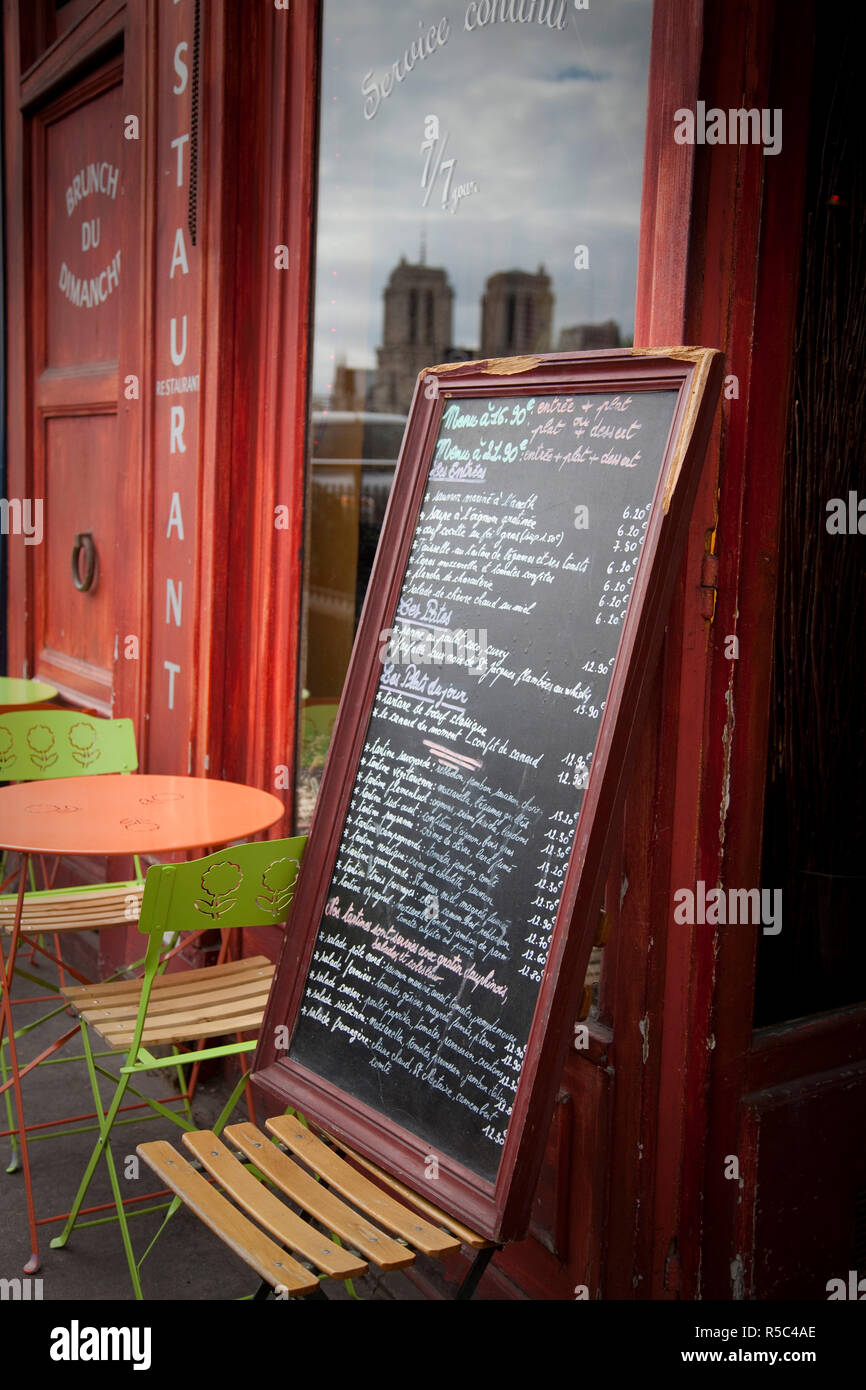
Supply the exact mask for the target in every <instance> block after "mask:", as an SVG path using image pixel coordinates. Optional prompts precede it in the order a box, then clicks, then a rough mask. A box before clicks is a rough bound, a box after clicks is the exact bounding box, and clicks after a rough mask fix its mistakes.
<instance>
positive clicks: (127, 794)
mask: <svg viewBox="0 0 866 1390" xmlns="http://www.w3.org/2000/svg"><path fill="white" fill-rule="evenodd" d="M284 813H285V806H284V805H283V803H282V802H281V801H280V800H279V799H278V798H277V797H275V796H272V795H271V793H270V792H264V791H260V790H258V789H257V788H255V787H246V786H243V785H242V784H241V783H238V782H221V781H218V780H217V779H215V778H214V779H211V778H206V777H172V776H163V775H159V774H149V773H142V774H138V773H134V774H133V775H131V776H122V775H120V774H118V775H116V776H115V775H112V776H105V777H99V776H97V777H59V778H57V779H56V780H52V781H50V782H42V783H39V784H38V785H35V784H34V783H32V782H19V783H16V784H15V785H14V786H9V787H0V848H2V849H7V850H16V851H18V852H19V853H20V854H21V855H22V862H21V870H20V876H19V888H18V901H17V905H16V912H15V920H14V925H13V928H12V933H11V943H10V947H9V953H8V957H4V951H3V941H2V934H0V989H2V999H0V1041H2V1039H3V1036H4V1033H6V1034H7V1035H8V1040H9V1056H10V1062H11V1072H12V1078H11V1081H10V1082H9V1083H8V1084H9V1085H11V1086H12V1089H13V1093H14V1096H15V1108H16V1112H17V1116H18V1125H19V1142H20V1144H21V1159H22V1167H23V1170H24V1184H25V1188H26V1192H27V1212H28V1218H29V1224H30V1239H31V1245H32V1254H31V1258H30V1260H29V1261H28V1264H27V1266H26V1269H27V1270H28V1271H29V1272H31V1273H32V1272H34V1271H35V1270H36V1269H38V1267H39V1255H38V1245H37V1237H36V1227H37V1224H41V1223H37V1220H36V1213H35V1209H34V1205H33V1190H32V1185H31V1180H30V1162H29V1157H28V1153H27V1130H26V1126H25V1123H24V1109H23V1104H22V1099H21V1075H22V1074H23V1073H22V1072H21V1071H20V1070H19V1066H18V1056H17V1050H16V1047H15V1030H14V1028H13V1026H12V1005H11V998H10V987H11V982H12V976H13V971H14V967H15V957H16V954H17V951H18V944H19V938H20V933H21V917H22V913H23V907H24V889H25V884H26V875H27V868H28V864H29V858H30V855H31V854H60V855H91V854H96V855H100V856H102V855H132V854H142V855H143V854H166V853H169V852H171V851H175V850H186V849H201V848H207V849H213V848H216V846H218V845H222V844H226V843H228V842H229V841H231V840H241V839H246V838H247V837H248V836H250V835H254V834H256V833H257V832H258V831H260V830H265V829H267V828H268V827H269V826H271V825H274V824H275V823H276V822H277V821H278V820H280V819H281V817H282V816H283V815H284ZM33 1065H34V1063H29V1064H28V1066H27V1068H25V1070H30V1069H31V1068H32V1066H33ZM3 1089H4V1090H5V1089H6V1087H5V1086H4V1087H3Z"/></svg>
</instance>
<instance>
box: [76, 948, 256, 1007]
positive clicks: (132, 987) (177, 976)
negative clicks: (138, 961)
mask: <svg viewBox="0 0 866 1390" xmlns="http://www.w3.org/2000/svg"><path fill="white" fill-rule="evenodd" d="M273 971H274V965H273V961H269V960H268V959H267V957H266V956H250V957H248V958H247V959H245V960H237V961H227V962H226V963H225V964H223V965H207V966H203V967H202V968H201V969H199V970H178V971H176V972H174V973H172V974H166V975H160V976H159V977H158V978H157V979H156V980H155V981H154V986H153V993H154V994H156V993H159V994H160V995H162V994H165V995H169V994H171V992H172V991H175V992H176V993H177V994H183V995H189V994H194V993H195V992H196V991H197V990H208V989H210V988H211V986H212V985H213V984H214V982H215V981H216V980H219V979H221V978H222V977H224V976H226V975H228V976H231V977H232V978H233V979H242V978H243V977H244V976H245V975H249V976H250V977H251V978H267V979H270V978H271V976H272V975H273ZM262 972H265V973H264V974H262ZM64 994H65V995H66V998H67V999H68V1000H69V1001H70V1003H73V1004H76V1005H77V1004H78V1003H79V1001H80V1000H82V999H85V998H86V1000H87V1002H88V1005H97V1004H99V1003H100V1002H101V1001H103V1000H104V1001H105V1003H106V1004H112V1003H118V1002H127V1001H130V1000H133V1001H134V1003H135V1007H136V1008H138V1000H139V996H140V994H141V981H140V980H113V981H111V982H110V983H108V984H102V983H99V982H97V983H95V984H92V985H68V986H67V987H66V988H65V989H64ZM151 998H153V995H151Z"/></svg>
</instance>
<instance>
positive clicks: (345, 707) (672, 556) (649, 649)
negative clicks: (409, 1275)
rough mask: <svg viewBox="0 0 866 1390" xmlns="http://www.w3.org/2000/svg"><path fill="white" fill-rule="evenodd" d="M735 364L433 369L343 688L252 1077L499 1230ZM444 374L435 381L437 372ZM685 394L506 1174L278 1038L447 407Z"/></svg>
mask: <svg viewBox="0 0 866 1390" xmlns="http://www.w3.org/2000/svg"><path fill="white" fill-rule="evenodd" d="M723 375H724V366H723V358H722V354H721V353H720V352H717V351H715V350H713V349H709V348H658V349H630V348H627V349H616V350H613V351H609V352H597V353H551V354H545V355H542V356H537V357H521V358H502V359H491V360H488V361H481V362H465V363H459V364H447V365H445V366H440V367H430V368H428V369H427V370H426V371H425V372H422V373H421V375H420V376H419V379H418V383H417V384H416V388H415V394H414V397H413V400H412V406H411V410H410V414H409V420H408V424H407V427H406V434H405V437H404V439H403V446H402V449H401V453H400V461H399V464H398V467H397V470H396V475H395V478H394V484H393V488H392V493H391V498H390V501H389V504H388V510H387V513H386V516H385V521H384V525H383V529H382V535H381V538H380V542H379V547H378V550H377V554H376V561H375V565H374V568H373V572H372V575H371V579H370V584H369V587H368V590H367V598H366V602H365V605H364V610H363V613H362V615H361V621H360V624H359V628H358V633H357V637H356V640H355V645H354V649H353V652H352V659H351V663H350V666H349V672H348V675H347V678H346V684H345V687H344V690H343V696H342V700H341V702H340V709H339V714H338V716H337V722H336V725H335V728H334V733H333V738H332V742H331V747H330V752H329V755H328V760H327V763H326V766H325V770H324V774H323V778H322V783H321V790H320V793H319V798H318V801H317V804H316V810H315V814H314V817H313V822H312V825H311V828H310V835H309V840H308V844H307V849H306V854H305V857H304V863H303V866H302V870H301V874H300V876H299V880H298V888H297V893H296V897H295V901H294V904H293V908H292V918H291V929H290V931H289V932H288V933H287V935H286V938H285V941H284V945H283V950H282V954H281V957H280V961H279V965H278V967H277V972H276V976H275V979H274V986H273V988H272V990H271V995H270V1000H269V1004H268V1010H267V1014H266V1017H265V1022H264V1026H263V1028H262V1031H261V1034H260V1040H259V1045H258V1049H257V1052H256V1055H255V1059H254V1062H253V1081H254V1084H255V1085H256V1087H257V1088H258V1090H259V1091H260V1092H261V1093H262V1095H263V1097H264V1098H265V1100H266V1101H267V1102H268V1103H269V1104H272V1105H275V1106H279V1107H280V1108H285V1107H286V1106H292V1107H294V1108H296V1109H298V1110H300V1111H301V1112H302V1113H303V1114H304V1115H305V1116H306V1117H307V1119H308V1120H310V1121H311V1122H312V1123H314V1124H316V1125H319V1126H320V1127H321V1128H322V1129H323V1130H325V1131H327V1132H328V1133H330V1134H332V1135H334V1136H335V1137H336V1138H337V1139H338V1140H340V1141H342V1142H344V1143H345V1144H347V1145H349V1146H350V1147H351V1148H353V1149H355V1150H357V1151H358V1152H359V1153H360V1154H363V1155H365V1156H366V1157H367V1158H369V1159H372V1160H373V1161H374V1162H376V1163H378V1164H379V1165H380V1166H381V1167H382V1168H384V1169H385V1170H386V1171H387V1172H389V1173H391V1174H393V1176H395V1177H396V1178H398V1179H400V1180H401V1181H402V1182H404V1183H406V1184H407V1186H409V1187H411V1188H413V1189H414V1190H415V1191H418V1192H419V1193H420V1194H421V1195H422V1196H424V1197H425V1198H426V1199H427V1200H428V1201H433V1202H434V1203H435V1205H436V1206H438V1207H439V1208H441V1209H442V1210H444V1211H446V1212H448V1213H449V1214H450V1215H453V1216H454V1217H456V1218H458V1219H460V1220H462V1221H464V1222H465V1223H466V1224H467V1225H469V1226H471V1227H472V1228H474V1229H475V1230H476V1231H479V1232H481V1233H482V1234H483V1235H485V1236H487V1237H488V1238H490V1239H492V1240H497V1241H505V1240H513V1239H517V1238H519V1237H521V1236H522V1235H523V1234H524V1233H525V1231H526V1228H527V1226H528V1222H529V1216H530V1209H531V1203H532V1198H533V1194H534V1191H535V1186H536V1183H537V1180H538V1174H539V1170H540V1167H541V1163H542V1159H543V1156H544V1149H545V1144H546V1140H547V1131H548V1127H549V1124H550V1119H551V1115H552V1112H553V1106H554V1102H555V1097H556V1090H557V1086H558V1084H559V1078H560V1074H561V1071H562V1067H563V1064H564V1061H565V1058H566V1055H567V1052H568V1048H569V1046H570V1045H571V1043H572V1038H573V1024H574V1018H575V1013H576V1010H577V1008H578V1006H579V1003H580V1001H581V998H582V986H583V982H584V978H585V975H586V969H587V965H588V962H589V954H590V951H591V949H592V945H593V940H594V937H595V932H596V928H597V924H598V908H599V902H600V901H601V899H602V896H603V892H604V880H605V872H606V860H607V854H608V840H609V828H610V827H611V826H612V825H614V824H615V823H616V819H617V816H618V814H619V811H620V809H621V807H622V803H623V800H624V797H625V792H626V784H627V772H628V768H629V767H630V765H631V762H632V754H633V751H634V747H635V743H636V738H637V734H638V732H639V727H640V722H641V718H642V714H643V711H644V707H645V700H644V696H646V695H647V694H648V691H649V678H650V677H651V676H652V672H653V669H654V663H655V657H656V655H657V653H658V650H659V647H660V643H661V639H662V635H663V630H664V626H665V622H666V615H667V610H668V606H669V602H670V598H671V594H672V590H673V585H674V581H675V578H676V574H677V570H678V566H679V561H680V557H681V553H682V546H683V544H684V541H685V537H686V532H687V529H688V523H689V516H690V512H691V508H692V505H693V502H694V497H695V492H696V489H697V484H698V479H699V476H700V471H701V467H702V464H703V459H704V455H705V452H706V447H707V442H708V439H709V434H710V428H711V424H712V419H713V415H714V413H715V408H716V404H717V401H718V397H719V393H720V390H721V385H722V380H723ZM431 380H435V381H436V382H437V389H436V391H432V390H430V389H429V386H428V385H427V383H429V382H430V381H431ZM658 390H671V391H676V392H677V395H678V399H677V404H676V408H675V411H674V418H673V422H672V425H671V430H670V434H669V437H668V441H667V445H666V448H665V453H664V457H663V459H662V460H661V463H660V467H659V473H658V482H657V485H656V489H655V494H654V498H653V506H652V509H651V512H650V519H649V524H648V527H647V533H646V536H645V538H644V544H643V550H642V553H641V558H640V561H639V564H638V567H637V570H636V573H635V581H634V585H633V591H632V595H631V598H630V601H629V606H628V610H627V614H626V618H625V622H624V624H623V631H622V636H621V639H620V645H619V649H618V653H617V660H616V665H615V667H614V674H613V678H612V681H611V685H610V689H609V692H608V698H607V703H606V706H605V710H604V714H603V716H602V720H601V724H600V728H599V732H598V740H597V743H596V747H595V753H594V756H593V759H592V768H591V772H590V776H589V781H588V785H587V788H586V791H585V794H584V800H583V803H582V807H581V812H580V817H579V820H578V825H577V830H576V833H575V839H574V843H573V845H572V850H571V856H570V858H569V862H568V869H567V871H566V875H565V878H564V880H563V887H562V893H561V896H560V901H559V908H558V912H557V916H556V924H555V927H554V931H553V936H552V939H551V944H550V952H549V955H548V960H547V965H546V968H545V971H544V975H543V978H542V981H541V984H540V986H539V991H538V999H537V1003H536V1007H535V1012H534V1015H533V1021H532V1026H531V1029H530V1034H529V1040H528V1045H527V1049H526V1054H525V1057H524V1061H523V1067H522V1070H521V1073H520V1079H519V1082H518V1086H517V1091H516V1095H515V1098H514V1105H513V1109H512V1113H511V1117H510V1120H509V1124H508V1130H507V1134H506V1138H505V1143H504V1146H503V1150H502V1158H501V1161H500V1164H499V1169H498V1172H497V1176H496V1181H495V1183H493V1182H489V1181H486V1180H484V1179H483V1178H481V1177H479V1176H478V1175H477V1174H476V1173H474V1172H472V1171H471V1170H470V1169H468V1168H466V1167H464V1166H463V1165H461V1164H459V1163H457V1162H456V1161H454V1160H452V1159H449V1158H448V1157H447V1156H446V1155H443V1154H441V1153H437V1152H436V1151H435V1149H434V1150H433V1152H434V1153H436V1157H437V1159H438V1177H437V1180H436V1182H430V1181H425V1179H424V1172H425V1161H426V1160H427V1158H428V1155H429V1154H430V1152H431V1144H430V1143H429V1142H428V1141H425V1140H422V1139H420V1138H419V1137H418V1136H417V1135H413V1134H412V1133H410V1132H408V1131H407V1130H405V1129H402V1128H401V1127H400V1126H398V1125H396V1124H395V1123H394V1122H393V1121H391V1120H390V1119H389V1118H388V1117H387V1116H386V1115H384V1114H381V1113H379V1112H377V1111H375V1110H373V1109H372V1108H371V1107H370V1106H368V1105H366V1104H364V1103H363V1102H361V1101H359V1100H357V1099H355V1097H353V1096H352V1095H350V1094H348V1093H347V1092H345V1091H343V1090H342V1089H340V1088H339V1087H337V1086H335V1085H333V1084H332V1083H331V1082H329V1081H328V1079H327V1077H325V1076H320V1075H317V1074H316V1073H314V1072H312V1071H311V1070H309V1069H308V1068H307V1067H304V1066H301V1065H300V1064H299V1063H297V1062H294V1061H293V1060H291V1059H290V1058H289V1056H288V1054H287V1053H286V1051H285V1050H283V1048H281V1047H278V1045H277V1043H278V1039H279V1040H280V1041H283V1040H284V1032H283V1037H282V1038H281V1030H284V1028H285V1026H288V1031H289V1035H291V1033H292V1031H293V1028H294V1023H295V1020H296V1018H297V1014H298V1010H299V1008H300V1004H301V998H302V995H303V992H304V987H305V984H306V977H307V971H308V968H309V962H310V958H311V956H312V952H313V947H314V944H315V939H316V935H317V933H318V928H319V923H320V921H321V919H322V913H323V909H324V905H325V900H326V895H327V890H328V887H329V884H330V882H331V877H332V874H333V869H334V864H335V861H336V858H337V853H338V849H339V844H340V840H341V837H342V833H343V826H344V822H345V818H346V814H347V811H348V805H349V800H350V797H351V793H352V788H353V784H354V781H355V776H356V772H357V768H358V763H359V761H360V758H361V754H362V751H363V747H364V743H365V740H366V735H367V726H368V723H369V719H370V714H371V711H372V706H373V701H374V698H375V694H376V689H377V685H378V681H379V677H380V674H381V670H382V667H381V662H380V659H379V650H380V634H381V633H382V632H383V631H384V630H385V629H387V628H390V627H392V626H393V618H394V613H395V610H396V606H397V601H398V598H399V594H400V589H401V587H402V583H403V577H404V573H405V570H406V566H407V563H408V559H409V551H410V548H411V545H412V541H413V538H414V533H415V527H416V524H417V519H418V515H419V512H420V509H421V504H422V501H423V497H424V493H425V489H426V487H427V474H428V468H429V465H430V461H431V458H432V454H433V450H434V447H435V440H436V437H437V434H438V431H439V424H440V420H441V416H442V412H443V409H444V407H445V405H446V404H447V403H448V402H449V401H452V400H459V399H460V398H463V397H472V396H475V397H477V396H485V397H489V398H490V399H494V398H496V397H497V396H519V395H533V396H535V397H536V398H537V397H538V396H539V395H562V394H567V393H581V392H586V393H589V392H599V391H611V392H613V393H617V394H622V393H623V392H628V393H630V394H636V393H638V392H644V391H658Z"/></svg>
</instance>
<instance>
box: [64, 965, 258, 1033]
mask: <svg viewBox="0 0 866 1390" xmlns="http://www.w3.org/2000/svg"><path fill="white" fill-rule="evenodd" d="M273 972H274V967H273V964H272V963H271V962H270V961H268V960H266V959H265V957H264V956H260V957H254V958H253V959H252V960H247V961H231V962H228V963H227V964H225V965H222V966H207V967H205V968H204V969H202V970H193V971H186V972H178V974H176V975H163V976H161V977H160V978H159V979H158V980H156V981H155V982H154V985H153V990H152V993H151V997H150V1003H149V1005H148V1012H147V1022H146V1023H145V1026H144V1033H143V1035H142V1042H143V1044H144V1045H145V1046H156V1045H158V1044H160V1043H177V1042H188V1041H191V1040H192V1041H195V1040H197V1039H199V1038H208V1037H218V1036H219V1035H220V1034H222V1033H245V1032H248V1031H253V1030H255V1029H257V1028H259V1027H260V1025H261V1020H262V1015H263V1013H264V1009H265V1005H266V1003H267V998H268V992H269V990H270V985H271V980H272V978H273ZM141 988H142V986H141V981H139V980H124V981H118V982H116V984H113V985H75V986H68V987H67V988H66V989H64V990H63V991H62V992H63V994H64V995H65V997H66V998H67V999H69V1000H70V1002H71V1003H74V1005H75V1007H76V1009H77V1010H78V1011H79V1013H80V1014H81V1016H82V1017H83V1018H84V1019H85V1021H86V1022H87V1023H89V1024H90V1026H91V1027H92V1028H95V1029H96V1031H97V1032H98V1033H99V1034H100V1036H101V1037H103V1038H104V1039H105V1041H106V1042H108V1043H110V1044H111V1045H112V1046H113V1047H117V1048H124V1047H128V1046H129V1044H130V1043H131V1042H132V1037H133V1033H134V1030H135V1023H136V1018H137V1016H138V1007H139V1000H140V998H141Z"/></svg>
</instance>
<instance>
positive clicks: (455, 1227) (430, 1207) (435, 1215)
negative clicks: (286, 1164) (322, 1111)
mask: <svg viewBox="0 0 866 1390" xmlns="http://www.w3.org/2000/svg"><path fill="white" fill-rule="evenodd" d="M329 1137H330V1140H331V1143H332V1144H333V1145H334V1147H335V1148H337V1149H339V1150H340V1152H341V1153H344V1154H347V1155H348V1157H349V1158H350V1159H351V1160H352V1162H353V1163H357V1164H360V1166H361V1167H362V1168H366V1169H367V1172H368V1173H373V1174H374V1176H375V1177H376V1178H377V1179H378V1181H379V1182H382V1183H385V1185H386V1186H387V1187H389V1188H390V1189H391V1191H392V1192H396V1193H397V1194H398V1195H399V1196H400V1197H402V1198H404V1200H405V1201H407V1202H409V1204H410V1205H411V1206H414V1207H417V1208H418V1210H419V1211H421V1212H424V1213H425V1214H426V1215H427V1216H429V1217H430V1218H431V1220H432V1221H435V1222H439V1223H441V1225H443V1226H445V1227H446V1228H447V1229H448V1230H449V1231H450V1232H451V1234H452V1235H455V1236H456V1237H457V1239H458V1240H459V1241H462V1243H463V1244H464V1245H469V1246H471V1247H472V1249H473V1250H489V1249H490V1247H491V1246H492V1245H493V1241H490V1240H486V1239H485V1238H484V1236H480V1235H478V1233H477V1231H472V1230H470V1229H469V1227H468V1226H464V1225H463V1223H462V1221H457V1220H455V1218H454V1217H453V1216H447V1215H446V1213H445V1212H444V1211H440V1210H439V1208H438V1207H437V1206H434V1204H433V1203H432V1202H428V1201H427V1198H426V1197H420V1196H419V1195H418V1193H417V1192H414V1191H413V1190H412V1188H411V1187H407V1186H406V1184H405V1183H402V1182H400V1181H399V1179H398V1178H392V1177H391V1174H390V1173H386V1172H385V1170H384V1169H383V1168H378V1167H377V1166H376V1164H375V1163H371V1162H370V1160H369V1159H368V1158H362V1157H361V1155H360V1154H357V1153H355V1150H354V1149H350V1148H349V1146H348V1144H343V1143H341V1141H340V1140H339V1139H335V1138H334V1137H333V1135H331V1136H329Z"/></svg>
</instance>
